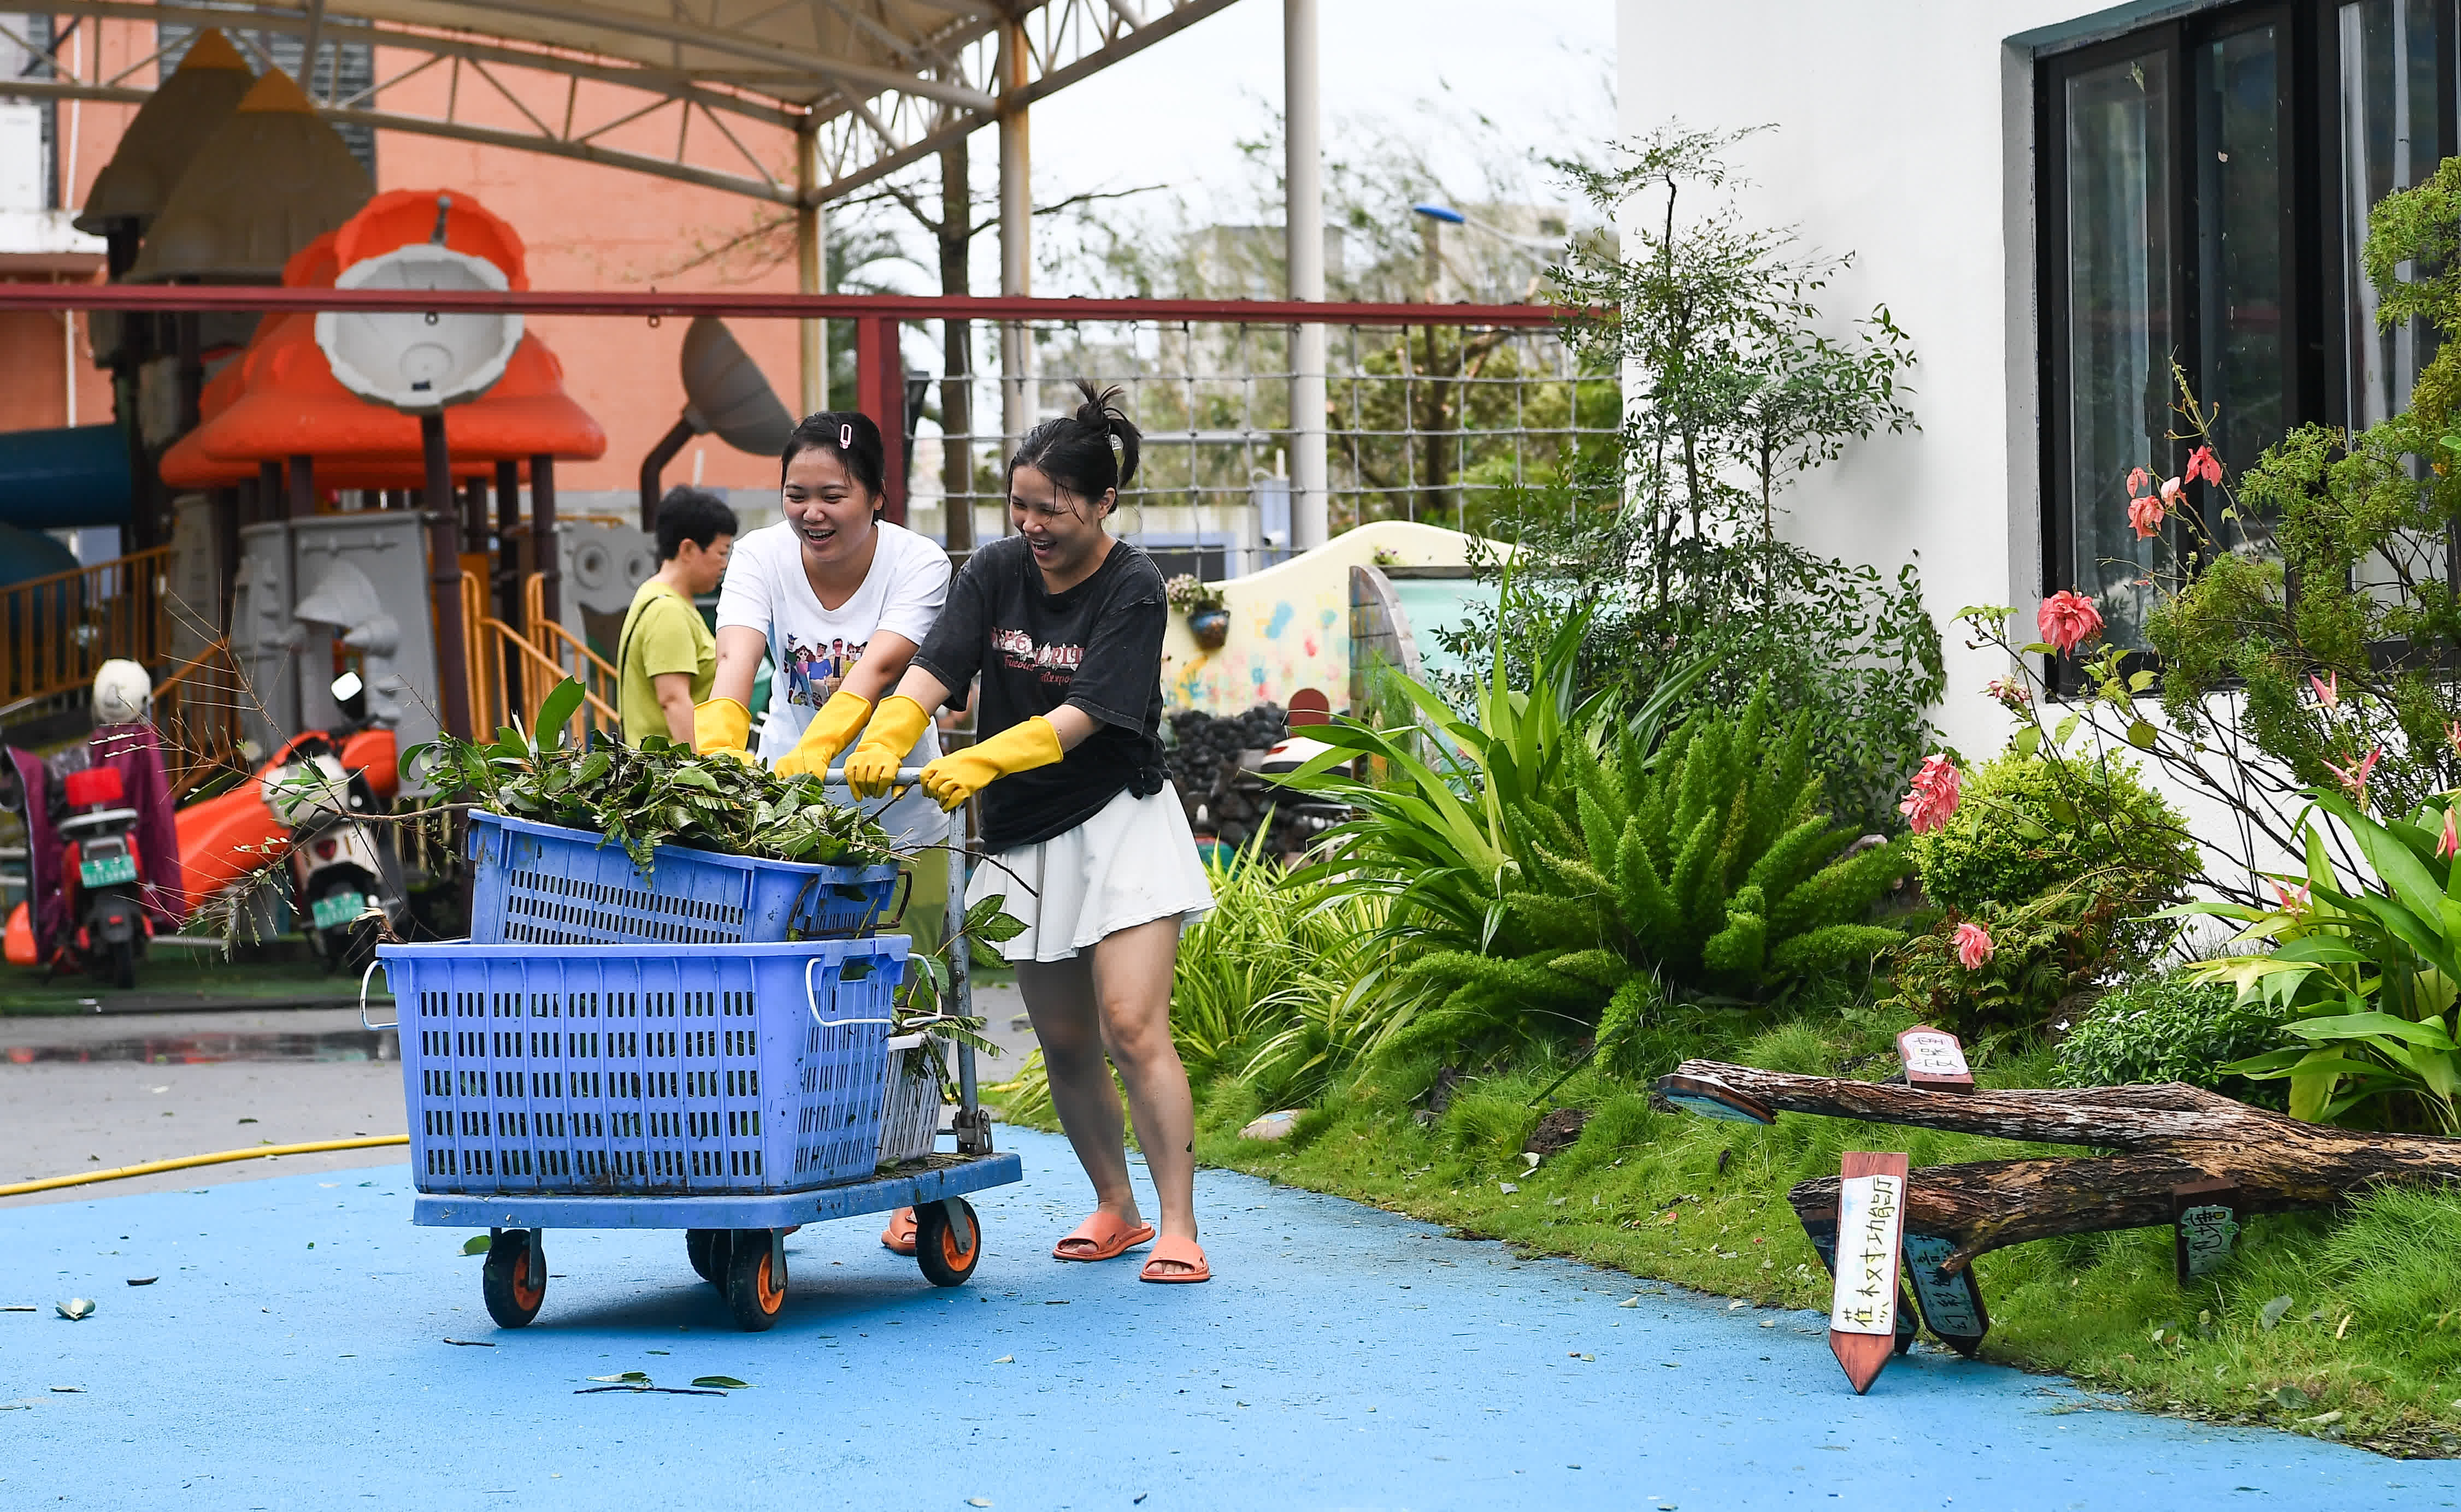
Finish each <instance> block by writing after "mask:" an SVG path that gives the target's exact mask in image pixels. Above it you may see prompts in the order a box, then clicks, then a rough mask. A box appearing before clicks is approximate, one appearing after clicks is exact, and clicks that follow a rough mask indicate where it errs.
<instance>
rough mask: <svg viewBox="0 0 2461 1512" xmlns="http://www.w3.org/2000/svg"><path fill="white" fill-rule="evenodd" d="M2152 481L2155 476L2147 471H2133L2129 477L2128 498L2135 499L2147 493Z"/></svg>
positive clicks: (2140, 469)
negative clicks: (2147, 487)
mask: <svg viewBox="0 0 2461 1512" xmlns="http://www.w3.org/2000/svg"><path fill="white" fill-rule="evenodd" d="M2152 480H2153V475H2152V474H2151V473H2149V472H2147V471H2146V470H2145V469H2143V468H2141V467H2139V468H2135V469H2133V470H2131V471H2130V472H2129V475H2128V497H2129V498H2130V499H2133V498H2135V497H2136V496H2137V495H2139V494H2141V493H2143V492H2145V489H2146V486H2147V485H2148V484H2150V483H2151V482H2152Z"/></svg>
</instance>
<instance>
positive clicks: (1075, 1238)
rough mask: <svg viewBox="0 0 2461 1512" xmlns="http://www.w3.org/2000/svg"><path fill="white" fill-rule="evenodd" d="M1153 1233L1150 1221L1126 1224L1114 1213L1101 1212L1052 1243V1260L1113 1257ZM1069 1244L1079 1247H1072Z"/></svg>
mask: <svg viewBox="0 0 2461 1512" xmlns="http://www.w3.org/2000/svg"><path fill="white" fill-rule="evenodd" d="M1153 1236H1154V1226H1153V1225H1151V1224H1135V1225H1130V1224H1125V1223H1123V1222H1121V1221H1120V1219H1119V1217H1118V1216H1117V1215H1116V1214H1112V1213H1105V1212H1102V1211H1100V1210H1099V1209H1098V1210H1097V1211H1096V1212H1095V1214H1094V1216H1093V1217H1091V1218H1088V1219H1087V1220H1085V1221H1084V1222H1083V1223H1081V1224H1079V1225H1077V1231H1076V1232H1075V1233H1073V1234H1070V1235H1069V1236H1068V1237H1067V1238H1065V1239H1063V1240H1061V1241H1059V1243H1058V1244H1056V1245H1054V1246H1051V1258H1052V1259H1054V1260H1116V1259H1118V1258H1119V1257H1120V1255H1121V1254H1122V1253H1123V1252H1124V1251H1125V1250H1129V1249H1134V1248H1135V1247H1136V1246H1139V1245H1142V1244H1144V1243H1145V1241H1146V1240H1148V1239H1151V1238H1152V1237H1153ZM1070 1246H1081V1247H1078V1248H1071V1247H1070Z"/></svg>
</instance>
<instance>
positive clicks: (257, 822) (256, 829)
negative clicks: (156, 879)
mask: <svg viewBox="0 0 2461 1512" xmlns="http://www.w3.org/2000/svg"><path fill="white" fill-rule="evenodd" d="M178 822H179V826H180V864H181V865H182V867H183V868H184V869H185V870H186V873H187V882H188V912H189V913H190V914H192V915H193V914H194V913H195V912H196V911H197V909H198V908H199V907H201V906H203V904H204V903H205V901H206V900H207V899H209V898H211V897H213V895H214V894H216V893H218V892H220V891H222V890H223V889H224V888H225V887H227V886H229V885H230V884H233V883H235V882H237V881H239V880H240V879H241V878H242V877H245V876H246V875H247V874H248V873H249V872H251V871H254V870H256V869H257V868H258V867H260V866H262V865H264V864H265V863H266V862H269V861H272V860H274V859H276V858H278V857H280V856H281V855H282V854H283V853H284V852H285V851H287V850H289V848H290V826H289V825H288V824H285V823H283V822H282V821H281V820H278V819H275V818H274V817H273V810H271V809H269V808H268V807H266V804H265V774H264V773H263V772H256V773H252V774H250V775H249V777H248V779H247V780H246V781H245V782H242V783H241V784H240V785H239V786H237V787H235V788H233V789H231V790H230V791H229V792H227V793H218V794H216V795H215V796H214V797H212V798H209V799H205V800H203V802H200V803H191V804H189V805H188V806H187V807H186V808H183V809H182V810H180V813H179V820H178Z"/></svg>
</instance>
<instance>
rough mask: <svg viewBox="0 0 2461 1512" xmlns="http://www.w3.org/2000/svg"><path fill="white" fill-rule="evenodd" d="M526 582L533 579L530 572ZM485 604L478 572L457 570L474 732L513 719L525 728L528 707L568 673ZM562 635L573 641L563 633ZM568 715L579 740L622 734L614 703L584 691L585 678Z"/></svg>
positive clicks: (602, 664)
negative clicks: (575, 723)
mask: <svg viewBox="0 0 2461 1512" xmlns="http://www.w3.org/2000/svg"><path fill="white" fill-rule="evenodd" d="M531 582H532V584H533V585H535V584H536V582H537V578H536V575H535V574H533V575H532V578H531ZM529 602H530V603H531V604H533V605H534V604H536V603H537V602H538V600H537V589H536V587H535V586H533V587H532V589H531V591H530V594H529ZM486 605H487V599H486V592H485V590H484V589H483V588H482V587H481V586H480V583H479V575H478V574H477V573H475V572H464V573H462V574H461V619H462V623H463V624H464V625H467V626H469V627H471V632H470V633H469V634H468V635H467V636H465V637H463V644H464V645H465V646H466V647H467V648H468V649H469V669H468V671H469V678H470V716H471V718H472V720H473V721H474V722H475V723H476V724H477V725H478V727H479V728H478V731H477V732H476V733H478V734H481V735H487V734H491V733H492V732H494V731H495V730H497V729H499V728H500V727H503V726H505V725H509V724H512V723H513V722H514V721H515V720H516V718H518V719H519V720H520V722H521V723H522V724H523V725H524V727H526V726H527V725H528V723H529V719H530V715H531V713H532V712H533V711H535V710H536V709H537V708H538V706H539V705H540V704H541V703H542V702H544V701H545V700H546V695H547V694H548V693H549V692H552V691H553V690H554V688H555V685H556V684H558V683H560V682H562V681H563V680H564V679H565V678H566V677H567V676H570V675H572V674H571V673H570V672H568V671H567V670H566V668H565V666H564V664H563V663H562V662H560V661H558V660H557V659H556V657H555V655H554V654H552V653H551V652H550V651H548V650H542V649H541V648H540V647H539V645H538V644H536V643H535V642H533V641H532V640H531V639H530V638H529V637H528V636H524V634H523V633H522V632H521V631H519V630H517V629H515V628H512V627H511V626H509V625H507V624H505V623H504V622H503V620H500V619H498V618H496V617H495V616H494V615H492V614H489V613H488V612H487V607H486ZM545 623H546V622H545V621H543V620H539V619H536V618H533V619H532V620H531V625H532V628H537V627H539V626H541V625H543V624H545ZM547 628H550V629H552V630H554V631H555V632H556V633H557V634H559V635H561V634H563V628H562V627H561V626H548V627H547ZM565 640H566V641H567V642H568V643H571V644H573V645H576V646H577V645H578V643H577V642H572V641H571V637H570V636H568V635H567V636H565ZM580 650H581V652H582V654H583V655H585V656H588V658H589V659H590V661H593V662H596V663H597V668H598V669H604V668H606V666H607V664H606V662H605V661H604V660H602V659H600V658H599V657H598V656H597V655H596V654H595V653H593V652H591V651H590V650H588V648H587V647H580ZM591 670H592V671H596V670H597V669H591ZM610 675H611V674H610ZM573 717H574V718H575V719H576V720H578V721H579V722H580V728H581V737H582V738H583V739H585V740H586V739H588V737H589V735H591V734H593V733H598V732H603V733H605V735H607V737H608V738H609V739H610V740H620V739H622V738H623V737H624V721H623V720H622V718H620V717H619V716H618V715H617V714H616V713H615V705H614V703H613V702H612V701H611V700H610V699H607V698H602V697H600V696H599V695H598V694H597V693H596V692H590V691H589V690H588V682H587V680H586V679H585V681H584V690H583V697H582V700H581V709H580V712H579V713H576V714H575V715H574V716H573Z"/></svg>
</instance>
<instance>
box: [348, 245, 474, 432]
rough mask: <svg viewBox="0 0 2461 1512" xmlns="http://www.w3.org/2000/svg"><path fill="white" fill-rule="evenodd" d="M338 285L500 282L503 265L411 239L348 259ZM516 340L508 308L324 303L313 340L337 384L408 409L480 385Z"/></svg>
mask: <svg viewBox="0 0 2461 1512" xmlns="http://www.w3.org/2000/svg"><path fill="white" fill-rule="evenodd" d="M333 284H334V287H337V288H432V289H479V288H493V289H502V288H505V287H509V286H508V285H507V284H506V282H505V280H504V273H503V269H502V268H500V267H498V266H496V265H495V264H493V263H490V262H488V261H487V260H486V259H485V258H482V257H472V256H470V255H469V254H468V253H466V252H456V251H454V250H452V249H451V248H449V247H442V246H433V245H425V244H417V245H410V246H399V247H396V248H394V249H393V250H392V251H390V252H385V253H382V254H380V255H378V256H375V257H371V258H367V259H365V260H363V261H360V262H356V263H353V264H352V265H351V266H349V267H346V268H344V269H343V270H342V274H341V276H340V277H339V278H337V279H335V280H334V281H333ZM521 341H522V317H521V316H519V315H517V314H509V313H485V314H454V313H446V312H442V311H429V312H427V313H423V314H393V313H373V312H367V311H347V310H332V309H329V310H326V311H324V312H323V313H321V314H319V315H318V316H317V317H316V345H317V346H319V347H321V348H323V349H324V351H325V357H326V360H327V361H329V362H331V363H332V365H333V376H334V377H335V378H337V379H339V380H340V381H341V384H342V387H344V388H346V389H348V390H350V391H351V392H352V393H353V394H357V395H358V396H359V397H360V398H363V399H370V400H373V401H374V402H375V403H378V404H383V405H389V406H391V407H392V408H394V409H396V410H401V411H405V412H407V413H409V414H412V415H433V414H435V413H436V412H437V411H439V410H441V409H444V408H445V407H446V406H448V405H454V404H464V403H467V402H468V401H470V400H472V399H475V398H477V397H479V395H481V394H484V393H486V392H487V390H488V388H489V387H490V386H492V385H493V384H494V383H495V381H496V380H497V379H498V378H501V377H503V375H504V364H505V363H506V362H509V361H510V360H511V359H512V355H513V349H514V348H516V347H518V346H520V345H521Z"/></svg>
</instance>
